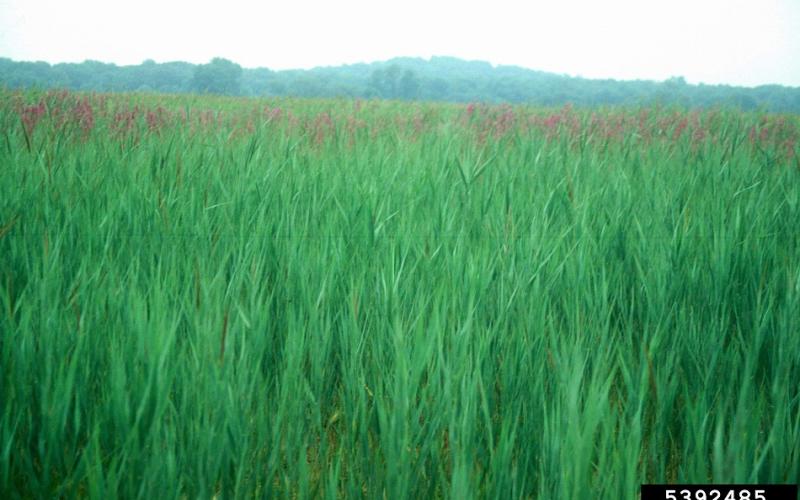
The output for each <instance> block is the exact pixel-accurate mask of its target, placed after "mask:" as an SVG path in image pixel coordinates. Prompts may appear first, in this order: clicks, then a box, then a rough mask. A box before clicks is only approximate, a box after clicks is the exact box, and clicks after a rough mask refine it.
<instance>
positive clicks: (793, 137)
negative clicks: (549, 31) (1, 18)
mask: <svg viewBox="0 0 800 500" xmlns="http://www.w3.org/2000/svg"><path fill="white" fill-rule="evenodd" d="M0 125H1V126H2V131H3V137H0V168H2V175H0V333H1V335H0V491H2V492H3V495H2V496H3V497H5V498H18V497H42V498H44V497H47V498H52V497H60V496H64V497H72V496H89V497H94V498H114V497H123V498H212V497H213V498H247V497H270V498H272V497H277V498H306V497H327V498H334V497H347V498H391V499H400V498H412V497H417V498H429V497H448V498H457V499H464V498H503V499H505V498H553V499H556V498H563V499H581V498H609V499H611V498H614V499H616V498H630V499H632V498H637V495H638V487H639V484H640V483H642V482H675V481H680V482H769V483H781V482H797V481H798V478H799V477H800V384H798V381H800V163H799V162H798V152H800V145H798V143H797V142H796V141H797V138H798V135H799V134H800V119H798V117H796V116H777V115H762V114H757V113H752V114H744V113H740V112H733V111H724V110H710V111H702V112H697V111H685V110H680V109H661V108H637V109H617V108H611V109H602V110H578V109H571V108H563V109H538V108H536V109H531V108H525V107H487V106H482V105H469V106H455V105H434V104H410V103H392V102H380V101H365V102H359V101H355V102H354V101H346V100H341V101H333V100H320V101H312V100H248V99H234V98H213V97H197V96H194V97H193V96H181V97H167V96H153V95H135V94H132V95H83V94H71V93H47V94H44V93H26V94H20V93H10V92H4V93H2V100H0Z"/></svg>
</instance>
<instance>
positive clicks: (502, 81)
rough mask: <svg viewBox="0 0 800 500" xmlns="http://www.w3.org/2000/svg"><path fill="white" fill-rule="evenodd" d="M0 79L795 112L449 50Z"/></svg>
mask: <svg viewBox="0 0 800 500" xmlns="http://www.w3.org/2000/svg"><path fill="white" fill-rule="evenodd" d="M0 85H6V86H7V87H10V88H28V87H38V88H53V87H62V88H68V89H73V90H94V91H158V92H173V93H175V92H195V93H205V92H210V93H217V94H229V95H248V96H296V97H361V98H371V97H382V98H388V99H406V100H424V101H453V102H470V101H483V102H487V103H503V102H508V103H527V104H537V105H544V106H553V105H557V106H560V105H564V104H566V103H572V104H574V105H578V106H596V105H619V104H628V105H642V104H647V105H650V104H654V103H660V104H662V105H667V104H679V105H682V106H694V107H709V106H717V105H725V106H729V107H737V108H740V109H743V110H755V109H762V110H765V111H772V112H795V113H800V89H798V88H791V87H782V86H779V85H765V86H761V87H757V88H742V87H730V86H724V85H689V84H687V83H686V82H685V81H684V80H683V78H680V77H676V78H672V79H669V80H667V81H665V82H651V81H614V80H587V79H583V78H572V77H568V76H564V75H557V74H553V73H545V72H542V71H533V70H528V69H524V68H519V67H514V66H497V67H493V66H492V65H490V64H489V63H486V62H479V61H462V60H460V59H456V58H452V57H434V58H432V59H430V60H424V59H419V58H398V59H392V60H390V61H386V62H377V63H372V64H355V65H349V66H339V67H330V68H316V69H312V70H288V71H270V70H268V69H265V68H259V69H242V68H241V67H239V66H238V65H237V64H235V63H233V62H231V61H227V60H225V59H219V58H217V59H214V60H212V61H211V62H210V63H208V64H202V65H193V64H189V63H184V62H172V63H164V64H157V63H155V62H154V61H145V62H144V63H143V64H141V65H137V66H116V65H113V64H103V63H100V62H96V61H86V62H84V63H81V64H56V65H50V64H48V63H44V62H37V63H31V62H14V61H11V60H9V59H2V58H0Z"/></svg>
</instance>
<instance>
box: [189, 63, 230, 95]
mask: <svg viewBox="0 0 800 500" xmlns="http://www.w3.org/2000/svg"><path fill="white" fill-rule="evenodd" d="M191 88H192V89H193V90H195V91H198V92H203V93H212V94H233V95H236V94H239V93H241V90H242V67H241V66H239V65H238V64H236V63H234V62H232V61H229V60H227V59H223V58H221V57H215V58H214V59H212V60H211V62H210V63H208V64H201V65H199V66H196V67H195V70H194V77H193V78H192V84H191Z"/></svg>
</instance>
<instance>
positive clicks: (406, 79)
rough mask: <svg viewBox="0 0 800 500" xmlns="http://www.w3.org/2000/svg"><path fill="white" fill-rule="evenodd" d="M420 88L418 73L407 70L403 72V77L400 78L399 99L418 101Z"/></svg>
mask: <svg viewBox="0 0 800 500" xmlns="http://www.w3.org/2000/svg"><path fill="white" fill-rule="evenodd" d="M419 87H420V84H419V80H418V79H417V75H416V73H414V72H413V71H411V70H410V69H407V70H405V71H404V72H403V76H401V77H400V84H399V91H400V95H399V97H401V98H403V99H416V98H417V97H418V96H419Z"/></svg>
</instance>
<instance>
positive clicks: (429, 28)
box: [0, 0, 800, 86]
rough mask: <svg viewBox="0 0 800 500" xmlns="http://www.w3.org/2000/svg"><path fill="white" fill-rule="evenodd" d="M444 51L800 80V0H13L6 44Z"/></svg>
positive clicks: (35, 49)
mask: <svg viewBox="0 0 800 500" xmlns="http://www.w3.org/2000/svg"><path fill="white" fill-rule="evenodd" d="M434 55H449V56H456V57H461V58H465V59H480V60H485V61H489V62H491V63H493V64H514V65H518V66H524V67H527V68H533V69H541V70H545V71H553V72H557V73H566V74H570V75H580V76H584V77H588V78H617V79H637V78H638V79H654V80H663V79H666V78H669V77H670V76H679V75H680V76H684V77H685V78H686V79H687V80H688V81H689V82H692V83H697V82H705V83H730V84H737V85H759V84H766V83H781V84H784V85H793V86H800V0H749V1H745V0H663V1H650V0H604V1H602V0H597V1H589V0H548V1H541V0H529V1H526V2H511V1H506V0H493V1H491V2H489V1H487V0H484V1H482V2H471V1H469V0H445V1H434V0H405V1H402V2H400V1H395V2H385V1H381V0H328V1H313V2H312V1H308V0H281V1H272V0H269V1H267V0H262V1H260V2H256V1H245V0H226V1H219V2H207V1H203V0H193V1H188V0H137V1H119V0H0V56H3V57H10V58H12V59H15V60H43V61H48V62H80V61H83V60H85V59H94V60H99V61H104V62H114V63H117V64H138V63H140V62H142V61H143V60H145V59H154V60H156V61H158V62H165V61H175V60H183V61H189V62H194V63H201V62H207V61H208V60H210V59H211V58H212V57H215V56H221V57H226V58H228V59H231V60H233V61H236V62H238V63H239V64H241V65H242V66H245V67H259V66H264V67H268V68H272V69H286V68H310V67H314V66H330V65H339V64H343V63H348V64H349V63H356V62H371V61H377V60H384V59H388V58H391V57H396V56H420V57H426V58H427V57H430V56H434Z"/></svg>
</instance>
